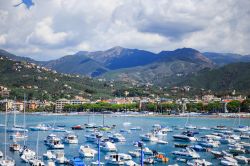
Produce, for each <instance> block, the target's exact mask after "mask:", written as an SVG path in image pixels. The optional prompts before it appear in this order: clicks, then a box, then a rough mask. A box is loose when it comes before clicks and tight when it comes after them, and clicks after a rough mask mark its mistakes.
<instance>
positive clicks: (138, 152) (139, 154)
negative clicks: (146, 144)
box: [128, 150, 141, 157]
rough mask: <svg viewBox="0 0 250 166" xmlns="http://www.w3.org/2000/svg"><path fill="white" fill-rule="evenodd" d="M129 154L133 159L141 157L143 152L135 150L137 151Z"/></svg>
mask: <svg viewBox="0 0 250 166" xmlns="http://www.w3.org/2000/svg"><path fill="white" fill-rule="evenodd" d="M128 154H129V155H130V156H132V157H140V156H141V152H140V151H139V150H135V151H128Z"/></svg>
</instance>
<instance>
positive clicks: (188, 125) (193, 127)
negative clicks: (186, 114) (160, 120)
mask: <svg viewBox="0 0 250 166" xmlns="http://www.w3.org/2000/svg"><path fill="white" fill-rule="evenodd" d="M185 128H186V129H196V126H193V125H190V124H187V125H185Z"/></svg>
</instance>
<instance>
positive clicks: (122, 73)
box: [0, 46, 250, 86]
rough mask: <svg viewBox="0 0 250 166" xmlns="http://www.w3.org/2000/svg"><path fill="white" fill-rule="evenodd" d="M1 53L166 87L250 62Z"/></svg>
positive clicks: (135, 54) (194, 55)
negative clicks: (37, 56)
mask: <svg viewBox="0 0 250 166" xmlns="http://www.w3.org/2000/svg"><path fill="white" fill-rule="evenodd" d="M0 53H1V54H4V55H5V56H7V57H9V58H11V59H14V60H18V61H20V60H23V61H28V62H32V63H36V64H39V65H41V66H44V67H47V68H50V69H53V70H56V71H57V72H60V73H66V74H79V75H87V76H91V77H100V78H105V79H108V80H119V81H129V82H135V83H140V82H143V83H156V84H161V85H166V86H167V85H172V84H175V83H177V82H180V81H183V79H184V78H185V77H186V76H188V75H190V74H195V73H197V72H198V71H201V70H202V69H206V68H208V69H214V68H218V67H221V66H223V65H226V64H230V63H235V62H250V55H245V56H243V55H240V54H231V53H226V54H225V53H213V52H204V53H201V52H199V51H198V50H195V49H192V48H180V49H176V50H173V51H161V52H159V53H153V52H150V51H145V50H139V49H129V48H123V47H120V46H117V47H113V48H111V49H108V50H105V51H94V52H88V51H80V52H77V53H76V54H73V55H66V56H63V57H62V58H59V59H55V60H50V61H35V60H33V59H31V58H26V57H19V56H15V55H13V54H11V53H8V52H7V51H5V50H0Z"/></svg>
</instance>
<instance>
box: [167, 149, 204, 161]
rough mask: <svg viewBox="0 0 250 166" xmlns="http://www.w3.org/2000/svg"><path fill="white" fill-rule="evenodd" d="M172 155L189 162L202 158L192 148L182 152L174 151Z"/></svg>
mask: <svg viewBox="0 0 250 166" xmlns="http://www.w3.org/2000/svg"><path fill="white" fill-rule="evenodd" d="M172 154H173V155H174V156H175V157H180V158H184V159H188V160H191V159H199V158H200V155H199V154H198V153H196V152H195V150H193V149H190V148H186V149H182V150H180V151H173V152H172Z"/></svg>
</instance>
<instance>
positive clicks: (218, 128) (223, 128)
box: [212, 126, 227, 130]
mask: <svg viewBox="0 0 250 166" xmlns="http://www.w3.org/2000/svg"><path fill="white" fill-rule="evenodd" d="M212 129H213V130H227V127H226V126H216V127H212Z"/></svg>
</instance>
